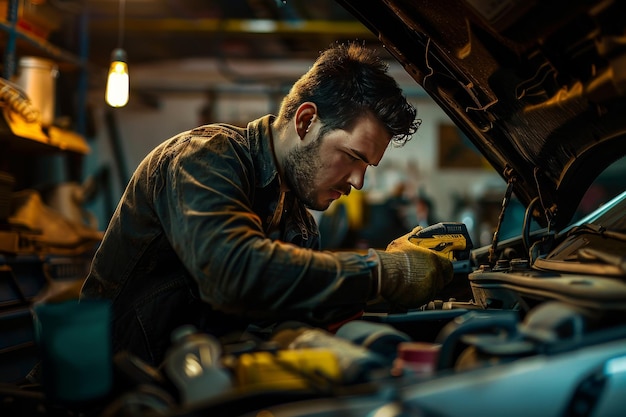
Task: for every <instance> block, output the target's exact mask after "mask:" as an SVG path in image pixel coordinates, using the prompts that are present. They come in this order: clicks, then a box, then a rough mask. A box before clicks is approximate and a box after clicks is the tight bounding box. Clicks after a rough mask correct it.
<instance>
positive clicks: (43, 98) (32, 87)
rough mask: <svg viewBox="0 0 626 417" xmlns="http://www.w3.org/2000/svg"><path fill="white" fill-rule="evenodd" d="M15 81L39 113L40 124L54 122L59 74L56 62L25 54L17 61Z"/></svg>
mask: <svg viewBox="0 0 626 417" xmlns="http://www.w3.org/2000/svg"><path fill="white" fill-rule="evenodd" d="M17 72H18V75H17V78H16V80H15V83H16V84H17V85H19V86H20V87H21V88H22V90H24V93H26V95H27V96H28V99H29V100H30V102H31V103H32V104H33V106H34V107H35V108H37V109H38V110H39V113H40V114H41V120H40V121H41V124H42V126H50V125H52V123H53V122H54V117H55V104H56V79H57V76H58V74H59V72H58V69H57V66H56V64H55V63H54V62H53V61H50V60H49V59H45V58H40V57H35V56H25V57H22V58H20V60H19V63H18V70H17Z"/></svg>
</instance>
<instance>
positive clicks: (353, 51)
mask: <svg viewBox="0 0 626 417" xmlns="http://www.w3.org/2000/svg"><path fill="white" fill-rule="evenodd" d="M388 69H389V67H388V65H387V64H386V63H385V62H384V61H383V60H382V59H380V57H379V56H378V55H377V54H376V53H375V51H373V50H372V49H369V48H366V47H365V46H362V45H359V44H356V43H348V44H336V45H334V46H331V47H330V48H329V49H327V50H325V51H323V52H322V53H321V54H320V56H319V58H318V59H317V60H316V61H315V64H314V65H313V66H312V67H311V69H309V71H307V72H306V73H305V74H304V75H303V76H302V77H300V79H299V80H298V81H297V82H296V83H295V84H294V85H293V87H292V88H291V90H290V91H289V93H288V94H287V96H286V97H285V98H284V99H283V102H282V104H281V107H280V111H279V113H278V117H277V119H276V121H275V125H276V126H277V127H284V126H285V125H286V124H287V123H288V121H290V120H292V119H293V118H294V116H295V113H296V110H297V109H298V106H300V104H302V103H304V102H306V101H311V102H313V103H315V104H316V105H317V110H318V114H319V117H320V119H321V120H322V122H323V127H322V131H321V134H322V135H324V134H326V133H327V132H329V131H332V130H336V129H344V130H350V129H351V128H352V127H353V126H354V124H355V123H356V121H357V120H358V119H359V118H360V117H361V116H363V115H364V114H366V113H371V114H373V115H374V116H375V117H376V118H377V119H378V120H379V121H380V122H381V123H382V124H383V125H384V126H385V127H386V128H387V131H388V132H389V133H391V141H392V143H393V144H394V145H397V146H402V145H404V144H405V143H406V142H407V141H408V140H409V139H411V137H412V135H413V134H414V133H415V132H416V131H417V129H418V127H419V125H420V123H421V120H419V119H416V115H417V111H416V110H415V107H413V106H412V105H411V104H409V103H408V102H407V100H406V98H405V97H404V95H403V93H402V90H401V89H400V87H399V86H398V84H397V83H396V81H395V80H394V79H393V78H392V77H391V76H390V75H388V73H387V71H388Z"/></svg>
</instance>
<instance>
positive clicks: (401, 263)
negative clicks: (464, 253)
mask: <svg viewBox="0 0 626 417" xmlns="http://www.w3.org/2000/svg"><path fill="white" fill-rule="evenodd" d="M420 229H421V227H420V226H418V227H416V228H415V229H413V230H412V231H411V232H410V233H407V234H406V235H404V236H402V237H399V238H397V239H395V240H394V241H392V242H391V243H390V244H389V245H388V246H387V249H386V250H385V251H379V250H375V249H371V250H370V254H375V255H376V256H377V257H378V260H379V262H378V284H379V286H378V288H379V294H380V295H382V297H383V298H385V300H387V301H388V302H389V303H391V304H394V305H397V306H399V307H402V308H417V307H419V306H421V305H424V304H426V303H427V302H428V301H431V300H432V299H433V297H434V296H435V293H436V292H437V291H439V290H441V289H442V288H443V287H444V286H445V285H446V284H448V283H449V282H450V281H451V280H452V276H453V269H452V263H451V262H450V261H449V260H448V259H447V258H446V257H444V256H442V255H440V254H438V253H437V252H435V251H432V250H429V249H425V248H422V247H419V246H416V245H415V244H413V243H411V242H409V236H411V235H412V234H415V233H417V232H418V231H419V230H420Z"/></svg>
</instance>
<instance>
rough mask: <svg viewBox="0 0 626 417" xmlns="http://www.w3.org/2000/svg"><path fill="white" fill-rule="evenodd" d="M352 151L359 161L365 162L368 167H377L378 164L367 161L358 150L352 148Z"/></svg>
mask: <svg viewBox="0 0 626 417" xmlns="http://www.w3.org/2000/svg"><path fill="white" fill-rule="evenodd" d="M350 150H351V151H352V152H353V153H354V154H355V155H356V156H358V157H359V159H360V160H361V161H363V162H365V163H366V164H367V165H372V166H376V164H372V163H371V162H370V161H368V160H367V157H366V156H365V155H363V154H362V153H361V152H359V151H357V150H356V149H352V148H350Z"/></svg>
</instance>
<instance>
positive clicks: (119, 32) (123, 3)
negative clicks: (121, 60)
mask: <svg viewBox="0 0 626 417" xmlns="http://www.w3.org/2000/svg"><path fill="white" fill-rule="evenodd" d="M119 6H120V7H119V16H118V28H117V47H118V48H121V47H122V43H123V42H124V14H125V8H126V0H119Z"/></svg>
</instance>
